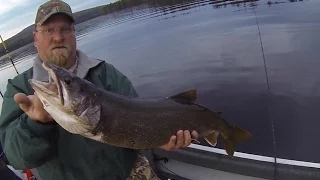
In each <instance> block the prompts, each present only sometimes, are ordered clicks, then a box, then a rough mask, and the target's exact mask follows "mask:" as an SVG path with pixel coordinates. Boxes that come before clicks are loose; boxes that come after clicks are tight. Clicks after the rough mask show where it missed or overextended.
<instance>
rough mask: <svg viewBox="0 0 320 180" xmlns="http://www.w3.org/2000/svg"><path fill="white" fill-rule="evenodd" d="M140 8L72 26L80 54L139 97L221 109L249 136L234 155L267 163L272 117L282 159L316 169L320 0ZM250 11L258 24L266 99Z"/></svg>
mask: <svg viewBox="0 0 320 180" xmlns="http://www.w3.org/2000/svg"><path fill="white" fill-rule="evenodd" d="M129 2H131V3H132V4H131V5H133V4H135V5H138V6H135V7H131V6H130V3H129ZM141 2H144V1H120V2H117V3H116V4H114V5H113V6H109V7H110V8H109V9H108V8H107V9H105V11H106V13H108V12H109V13H110V12H113V13H112V14H106V15H104V16H100V17H97V18H95V19H92V20H90V21H86V22H83V23H81V24H78V25H77V26H76V29H77V40H78V45H79V48H80V49H81V50H83V51H85V52H86V53H88V54H89V55H90V56H93V57H97V58H100V59H104V60H106V61H107V62H109V63H112V64H113V65H115V66H116V67H117V68H118V69H119V70H121V71H122V72H124V73H125V74H126V75H127V76H128V77H129V78H130V79H131V80H132V82H133V84H134V85H135V87H136V89H137V91H138V93H139V94H140V96H142V97H162V96H169V95H172V94H175V93H177V92H180V91H184V90H186V89H192V88H196V89H198V96H199V97H198V102H199V103H201V104H204V105H206V106H208V107H210V108H213V109H215V110H218V111H222V112H223V116H224V117H225V118H226V119H227V120H228V121H230V122H233V123H236V124H238V125H239V126H241V127H244V128H246V129H248V130H249V131H250V132H252V134H253V136H254V138H253V140H252V141H251V142H249V143H245V144H240V145H239V146H237V150H238V151H241V152H248V153H253V154H260V155H268V156H273V155H274V154H273V139H272V133H271V132H272V131H271V123H270V120H269V116H270V117H271V118H272V119H273V120H274V121H275V126H276V128H275V130H276V140H277V148H278V149H277V150H278V155H279V156H280V157H283V158H289V159H296V160H308V161H313V162H320V158H319V156H317V154H316V153H317V152H318V151H320V146H316V145H314V146H313V149H312V150H311V149H310V148H309V147H310V146H309V143H310V142H308V141H305V139H307V138H308V137H312V136H314V134H315V133H316V132H317V131H316V130H317V128H316V127H317V126H316V125H318V124H319V123H318V122H317V121H316V119H315V118H313V117H317V116H319V115H320V114H319V113H318V110H317V109H316V108H315V107H318V106H319V105H320V104H319V101H318V98H317V97H319V90H320V88H319V85H320V83H319V82H320V79H319V78H318V76H317V72H318V69H317V66H316V65H317V62H318V59H319V55H318V54H317V53H316V52H317V49H315V48H316V47H319V45H320V39H319V35H318V32H319V30H320V26H319V25H320V22H319V19H318V18H317V17H318V15H320V14H319V11H318V10H317V9H316V7H317V5H319V2H316V1H312V2H308V3H305V2H303V3H302V2H301V3H295V2H300V1H289V0H288V1H258V0H246V1H245V0H243V1H213V0H199V1H191V0H188V1H187V0H178V1H173V0H171V1H169V0H165V1H164V0H154V1H147V2H144V3H141ZM292 2H294V3H292ZM111 7H112V8H111ZM125 7H126V8H127V9H123V8H125ZM128 7H130V8H128ZM270 7H272V8H270ZM295 7H301V8H300V9H299V8H295ZM303 8H305V9H308V11H306V10H303ZM253 10H254V11H256V12H257V14H258V19H259V23H260V25H261V34H262V40H263V45H264V47H265V53H266V60H267V65H268V67H267V69H268V72H269V78H270V89H271V98H270V99H268V94H267V93H268V92H267V89H268V88H267V84H266V77H265V71H264V64H263V61H262V53H261V47H260V39H259V36H258V28H257V26H256V17H255V14H254V13H253ZM297 12H300V13H297ZM301 12H305V13H306V14H314V15H313V17H312V16H310V17H309V16H307V15H304V14H301ZM311 45H312V46H311ZM22 52H24V53H25V54H24V55H23V54H22ZM34 52H35V50H34V46H32V44H30V45H29V46H27V47H26V48H22V49H20V50H17V51H16V53H15V57H16V58H15V59H16V61H19V60H20V59H21V58H17V57H18V56H19V55H20V57H21V56H25V55H33V54H34ZM21 62H26V64H19V65H18V70H20V71H22V69H26V68H27V67H30V65H31V61H30V60H23V61H21ZM9 67H10V65H9ZM22 67H23V68H22ZM1 74H2V75H3V77H4V78H2V79H0V80H1V81H0V85H1V89H4V86H5V84H6V81H7V78H9V77H10V78H11V77H13V76H14V75H15V74H14V70H13V69H10V68H9V69H5V70H3V71H1ZM306 84H307V85H306ZM268 106H269V107H270V111H268ZM301 119H303V121H301ZM307 124H312V125H315V126H312V127H308V126H307ZM297 132H301V133H299V137H297ZM293 137H294V138H293ZM298 138H299V140H298ZM297 142H299V143H297ZM203 143H205V142H204V141H203ZM221 145H222V144H220V143H219V144H218V146H219V147H222V146H221ZM297 146H298V147H297Z"/></svg>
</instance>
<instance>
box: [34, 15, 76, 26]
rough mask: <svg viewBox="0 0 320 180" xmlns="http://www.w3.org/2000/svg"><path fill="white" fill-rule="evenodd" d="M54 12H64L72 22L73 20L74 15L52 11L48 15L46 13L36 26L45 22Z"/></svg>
mask: <svg viewBox="0 0 320 180" xmlns="http://www.w3.org/2000/svg"><path fill="white" fill-rule="evenodd" d="M55 14H64V15H66V16H68V17H69V18H70V19H71V20H72V21H73V22H74V21H75V19H74V17H73V16H71V15H70V14H68V13H66V12H52V13H50V14H48V15H46V16H45V17H44V18H42V20H41V21H39V22H38V23H37V26H41V25H42V24H43V23H45V22H46V21H47V20H48V19H49V18H50V17H51V16H53V15H55Z"/></svg>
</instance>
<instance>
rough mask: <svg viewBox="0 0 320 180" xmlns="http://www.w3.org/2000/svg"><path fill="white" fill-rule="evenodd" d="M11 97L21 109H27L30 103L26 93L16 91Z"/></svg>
mask: <svg viewBox="0 0 320 180" xmlns="http://www.w3.org/2000/svg"><path fill="white" fill-rule="evenodd" d="M13 99H14V100H15V101H16V102H17V103H18V104H19V106H20V108H21V109H22V110H23V111H28V110H29V108H30V107H31V105H32V103H31V101H30V99H29V98H28V96H27V95H25V94H23V93H17V94H15V95H14V97H13Z"/></svg>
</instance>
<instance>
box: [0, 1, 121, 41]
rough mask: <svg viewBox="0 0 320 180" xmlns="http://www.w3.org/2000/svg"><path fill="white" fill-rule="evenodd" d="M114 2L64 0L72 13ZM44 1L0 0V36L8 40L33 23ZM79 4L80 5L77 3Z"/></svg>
mask: <svg viewBox="0 0 320 180" xmlns="http://www.w3.org/2000/svg"><path fill="white" fill-rule="evenodd" d="M113 1H115V0H84V1H82V0H65V2H67V3H68V4H69V5H70V6H71V8H72V11H73V12H77V11H81V10H83V9H88V8H92V7H95V6H99V5H104V4H108V3H110V2H113ZM44 2H46V0H0V4H1V6H0V35H1V36H2V38H3V39H4V40H5V39H8V38H10V37H12V36H14V35H15V34H17V33H19V32H20V31H22V30H23V29H24V28H26V27H28V26H29V25H31V24H33V23H34V19H35V16H36V11H37V9H38V7H39V6H40V5H41V4H42V3H44ZM79 2H81V3H79Z"/></svg>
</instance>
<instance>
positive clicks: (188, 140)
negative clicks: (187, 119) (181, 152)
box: [183, 130, 191, 147]
mask: <svg viewBox="0 0 320 180" xmlns="http://www.w3.org/2000/svg"><path fill="white" fill-rule="evenodd" d="M183 133H184V145H183V147H188V146H189V145H190V144H191V134H190V131H188V130H186V131H184V132H183Z"/></svg>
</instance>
